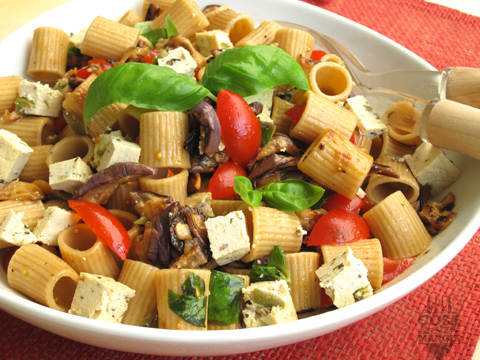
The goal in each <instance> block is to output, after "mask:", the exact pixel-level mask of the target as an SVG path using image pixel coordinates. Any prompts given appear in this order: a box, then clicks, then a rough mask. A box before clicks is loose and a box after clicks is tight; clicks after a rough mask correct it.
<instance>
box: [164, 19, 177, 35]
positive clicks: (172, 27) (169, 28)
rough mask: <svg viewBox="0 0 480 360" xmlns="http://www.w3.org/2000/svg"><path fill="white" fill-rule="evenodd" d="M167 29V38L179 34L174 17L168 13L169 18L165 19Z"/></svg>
mask: <svg viewBox="0 0 480 360" xmlns="http://www.w3.org/2000/svg"><path fill="white" fill-rule="evenodd" d="M165 30H166V31H167V38H168V39H170V38H171V37H172V36H175V35H178V34H179V32H178V29H177V27H176V26H175V25H174V23H173V21H172V18H171V17H170V15H167V18H166V19H165Z"/></svg>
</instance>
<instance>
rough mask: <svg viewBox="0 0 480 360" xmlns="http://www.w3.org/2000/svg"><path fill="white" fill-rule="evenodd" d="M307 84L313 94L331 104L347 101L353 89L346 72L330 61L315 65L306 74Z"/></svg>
mask: <svg viewBox="0 0 480 360" xmlns="http://www.w3.org/2000/svg"><path fill="white" fill-rule="evenodd" d="M308 83H309V84H310V89H312V91H313V92H314V93H315V94H317V95H320V96H323V97H325V98H326V99H328V100H330V101H331V102H333V103H337V102H339V101H345V100H347V98H348V97H349V96H350V94H351V92H352V88H353V81H352V76H351V75H350V73H349V72H348V70H347V69H345V67H344V66H341V65H339V64H337V63H334V62H331V61H327V62H319V63H317V64H315V65H314V66H313V67H312V68H311V69H310V72H309V73H308Z"/></svg>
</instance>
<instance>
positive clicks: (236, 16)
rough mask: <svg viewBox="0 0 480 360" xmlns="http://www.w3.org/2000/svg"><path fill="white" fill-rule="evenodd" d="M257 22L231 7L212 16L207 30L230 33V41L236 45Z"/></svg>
mask: <svg viewBox="0 0 480 360" xmlns="http://www.w3.org/2000/svg"><path fill="white" fill-rule="evenodd" d="M254 28H255V24H254V23H253V20H252V18H251V17H250V16H248V15H246V14H241V13H237V12H235V11H233V10H231V9H227V10H225V11H220V12H219V13H218V14H217V15H215V16H214V17H212V18H211V20H210V25H209V26H208V28H207V30H222V31H225V32H226V33H228V35H229V37H230V41H231V42H232V44H233V45H236V43H237V42H238V41H240V40H241V39H242V38H244V37H245V36H247V35H248V34H250V33H251V32H252V31H253V29H254Z"/></svg>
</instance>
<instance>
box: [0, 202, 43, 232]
mask: <svg viewBox="0 0 480 360" xmlns="http://www.w3.org/2000/svg"><path fill="white" fill-rule="evenodd" d="M10 210H13V211H15V213H16V214H18V213H23V217H22V221H23V223H24V224H25V225H27V226H28V227H29V228H30V229H33V228H34V227H35V225H37V222H38V221H39V220H40V219H41V218H42V217H43V214H44V213H45V206H44V205H43V202H42V201H41V200H35V201H17V200H5V201H0V223H1V222H2V221H3V219H5V217H6V216H7V215H8V213H9V212H10Z"/></svg>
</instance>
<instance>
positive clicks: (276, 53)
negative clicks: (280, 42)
mask: <svg viewBox="0 0 480 360" xmlns="http://www.w3.org/2000/svg"><path fill="white" fill-rule="evenodd" d="M200 83H201V84H202V85H204V86H205V87H206V88H208V89H209V90H210V91H211V92H212V93H213V94H214V95H216V94H217V93H218V92H219V91H220V90H223V89H227V90H230V91H232V92H234V93H236V94H238V95H240V96H242V97H246V96H251V95H256V94H260V93H261V92H263V91H265V90H268V89H271V88H273V87H274V86H276V85H284V84H288V85H292V86H294V87H296V88H298V89H300V90H303V91H306V90H309V89H310V86H309V84H308V80H307V77H306V75H305V72H304V71H303V69H302V67H301V66H300V65H299V64H298V62H296V61H295V59H294V58H292V57H291V56H290V55H289V54H288V53H286V52H285V51H284V50H282V49H280V48H278V47H275V46H271V45H248V46H243V47H240V48H233V49H229V50H227V51H224V52H223V53H221V54H220V55H219V56H218V57H217V58H215V60H213V61H211V62H210V63H209V64H208V65H207V66H206V68H205V73H204V75H203V77H202V80H201V82H200Z"/></svg>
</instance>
